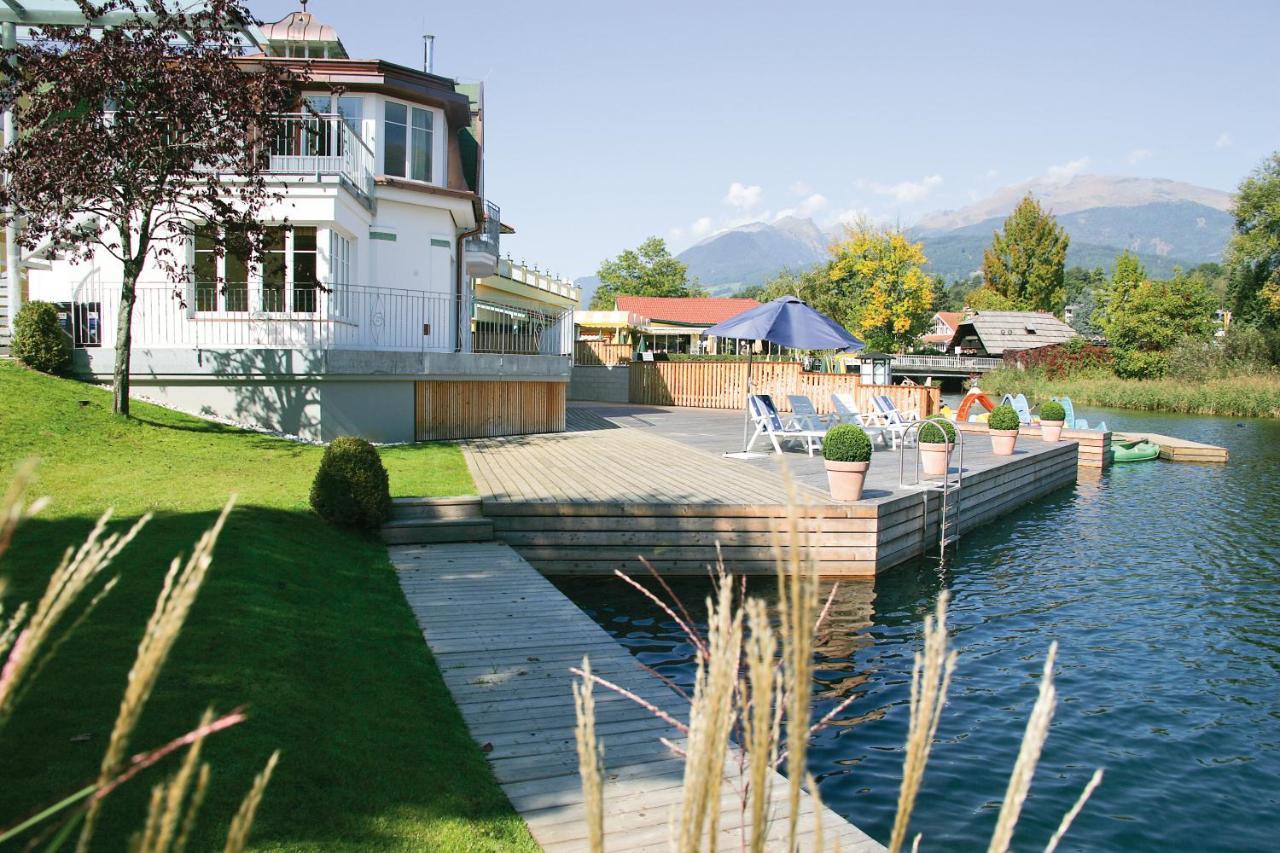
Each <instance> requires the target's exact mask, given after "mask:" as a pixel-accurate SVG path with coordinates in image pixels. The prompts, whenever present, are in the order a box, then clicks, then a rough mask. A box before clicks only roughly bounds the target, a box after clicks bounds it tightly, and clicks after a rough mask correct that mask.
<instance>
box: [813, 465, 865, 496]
mask: <svg viewBox="0 0 1280 853" xmlns="http://www.w3.org/2000/svg"><path fill="white" fill-rule="evenodd" d="M823 462H824V463H825V464H826V466H827V482H828V483H829V484H830V486H831V497H833V498H835V499H836V500H838V501H856V500H861V499H862V483H863V481H864V480H866V479H867V469H868V468H870V467H871V463H870V462H832V461H831V460H829V459H824V460H823Z"/></svg>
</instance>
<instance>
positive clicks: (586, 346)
mask: <svg viewBox="0 0 1280 853" xmlns="http://www.w3.org/2000/svg"><path fill="white" fill-rule="evenodd" d="M630 360H631V344H610V343H606V342H604V341H575V342H574V345H573V363H574V364H582V365H592V366H596V367H598V366H600V365H607V366H610V367H612V366H613V365H615V364H625V363H626V362H628V361H630Z"/></svg>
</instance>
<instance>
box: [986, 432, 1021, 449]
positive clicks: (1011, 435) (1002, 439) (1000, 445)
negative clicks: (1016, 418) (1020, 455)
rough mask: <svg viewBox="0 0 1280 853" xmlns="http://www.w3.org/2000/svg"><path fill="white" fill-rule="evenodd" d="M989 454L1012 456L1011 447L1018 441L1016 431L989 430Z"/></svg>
mask: <svg viewBox="0 0 1280 853" xmlns="http://www.w3.org/2000/svg"><path fill="white" fill-rule="evenodd" d="M987 432H989V433H991V452H992V453H994V454H995V455H996V456H1012V455H1013V445H1014V444H1016V443H1017V441H1018V431H1017V430H1016V429H991V430H987Z"/></svg>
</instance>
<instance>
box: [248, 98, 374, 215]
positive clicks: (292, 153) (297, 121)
mask: <svg viewBox="0 0 1280 853" xmlns="http://www.w3.org/2000/svg"><path fill="white" fill-rule="evenodd" d="M268 168H269V169H270V171H272V172H275V173H277V174H282V175H314V176H316V177H319V176H322V175H337V176H339V177H341V178H343V179H345V180H346V181H348V182H349V183H350V184H351V186H352V188H354V189H355V190H356V191H357V192H359V193H361V194H363V195H364V196H365V197H371V196H372V195H373V176H374V165H373V151H372V150H371V149H370V148H369V146H368V145H366V144H365V141H364V140H363V139H361V138H360V135H359V134H358V133H356V132H355V131H354V130H352V129H351V126H350V125H349V124H347V122H346V121H345V120H344V119H343V118H342V116H340V115H334V114H314V113H290V114H286V115H281V116H279V117H278V118H277V119H276V127H275V133H274V134H273V136H272V138H271V147H270V163H269V166H268Z"/></svg>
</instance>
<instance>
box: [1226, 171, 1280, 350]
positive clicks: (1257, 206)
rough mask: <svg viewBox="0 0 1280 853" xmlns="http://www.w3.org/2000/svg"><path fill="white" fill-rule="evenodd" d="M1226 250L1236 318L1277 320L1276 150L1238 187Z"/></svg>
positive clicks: (1279, 200) (1279, 203) (1279, 231)
mask: <svg viewBox="0 0 1280 853" xmlns="http://www.w3.org/2000/svg"><path fill="white" fill-rule="evenodd" d="M1235 220H1236V221H1235V230H1236V233H1235V236H1233V237H1232V238H1231V244H1230V245H1229V246H1228V247H1227V265H1228V271H1229V276H1230V282H1229V285H1228V290H1227V304H1228V305H1229V306H1230V308H1231V311H1232V313H1233V314H1234V315H1235V319H1236V320H1241V321H1244V322H1246V323H1251V324H1254V325H1259V326H1262V325H1269V324H1272V323H1275V322H1276V321H1280V151H1277V152H1276V153H1274V154H1272V155H1271V156H1270V157H1268V158H1267V159H1266V160H1263V161H1262V163H1261V165H1259V166H1258V168H1257V169H1255V170H1254V172H1253V174H1251V175H1249V177H1247V178H1245V179H1244V180H1243V181H1241V183H1240V189H1239V190H1238V192H1237V193H1236V206H1235Z"/></svg>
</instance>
